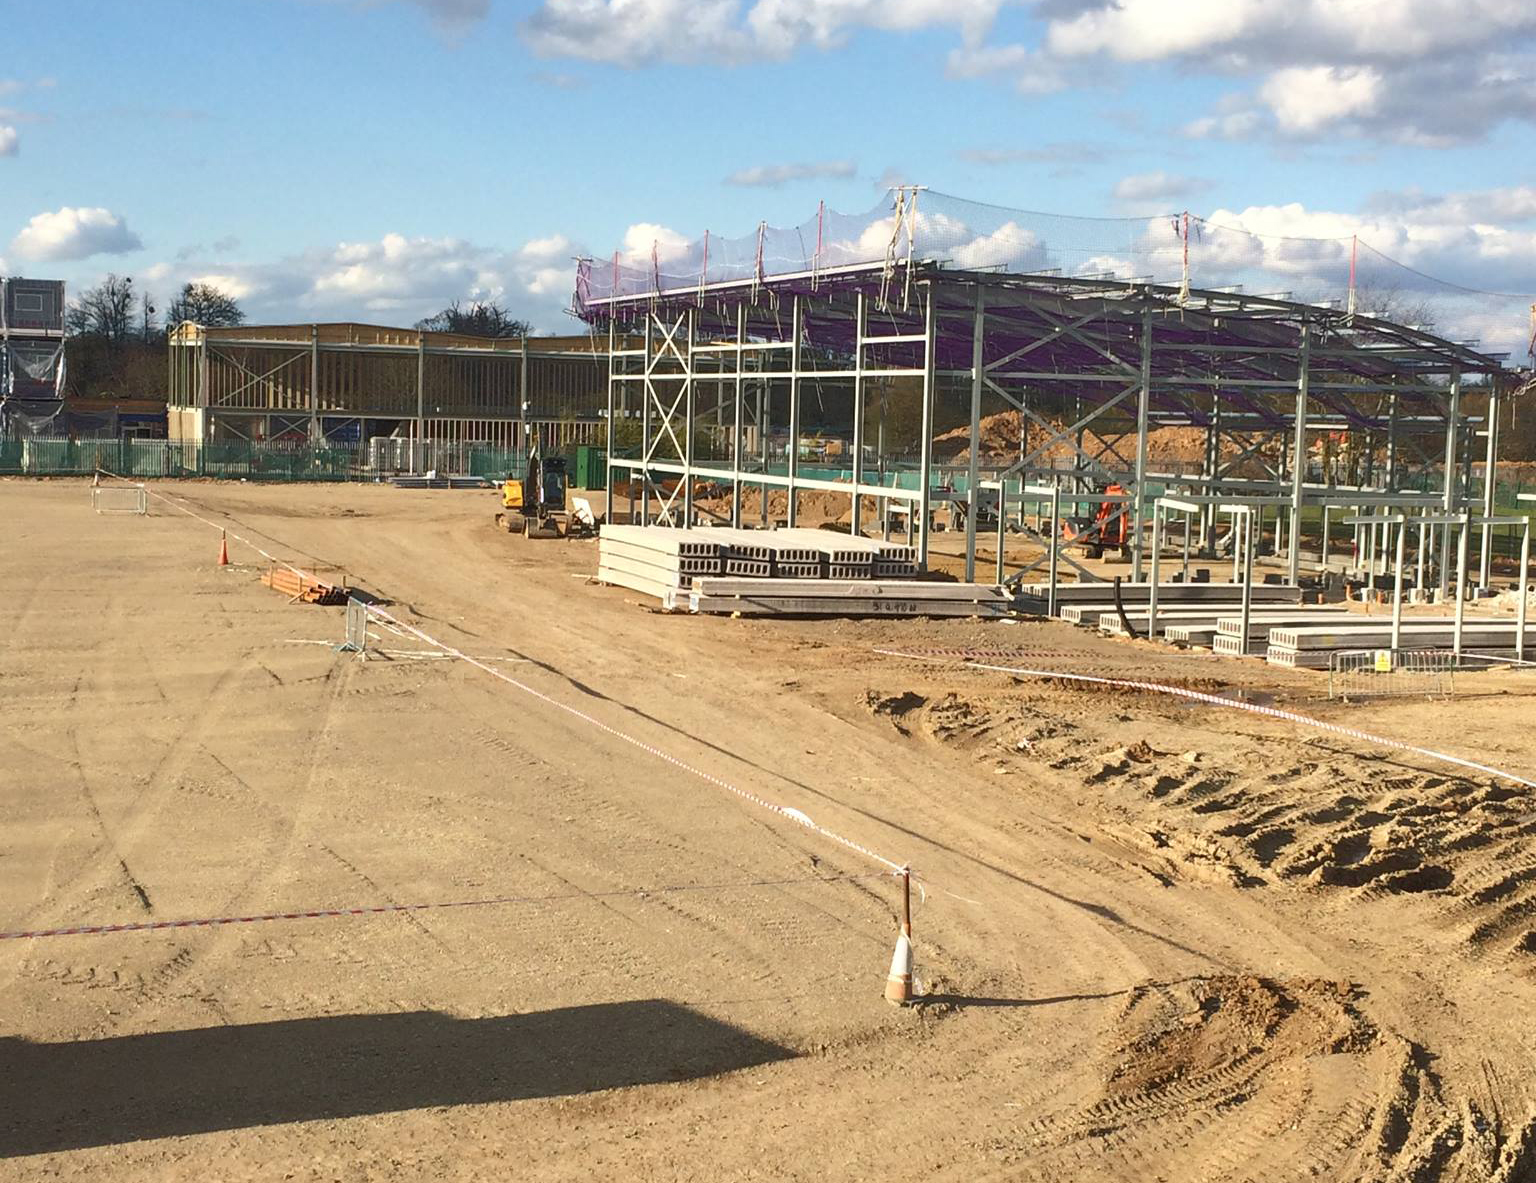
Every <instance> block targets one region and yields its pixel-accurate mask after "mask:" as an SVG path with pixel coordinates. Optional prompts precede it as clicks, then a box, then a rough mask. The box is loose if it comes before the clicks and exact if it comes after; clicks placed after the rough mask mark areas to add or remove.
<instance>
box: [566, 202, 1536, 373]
mask: <svg viewBox="0 0 1536 1183" xmlns="http://www.w3.org/2000/svg"><path fill="white" fill-rule="evenodd" d="M909 258H910V259H913V260H915V261H922V262H932V263H937V264H939V265H941V266H948V267H955V268H963V269H967V270H986V271H999V272H1006V273H1010V274H1020V275H1026V274H1028V275H1058V276H1064V277H1068V278H1086V279H1106V280H1124V281H1126V282H1132V281H1140V282H1150V283H1159V284H1169V285H1179V284H1182V283H1185V282H1187V283H1188V284H1189V285H1190V286H1191V287H1192V288H1195V289H1205V290H1230V291H1235V292H1239V291H1240V292H1246V293H1249V294H1254V295H1273V296H1279V297H1283V298H1286V299H1290V300H1295V301H1299V302H1303V303H1311V304H1319V305H1324V306H1332V307H1337V308H1340V309H1343V308H1347V307H1349V306H1350V305H1351V302H1352V301H1353V307H1354V309H1355V310H1357V311H1359V312H1360V313H1362V314H1366V315H1372V316H1379V317H1381V318H1383V319H1387V320H1392V321H1396V322H1399V323H1403V324H1409V325H1415V326H1417V327H1422V328H1425V329H1428V330H1430V331H1433V332H1435V333H1437V334H1439V335H1441V336H1444V337H1447V338H1449V339H1453V340H1457V341H1465V342H1475V343H1477V346H1478V348H1480V349H1482V350H1484V351H1486V352H1491V353H1499V352H1502V353H1507V354H1509V355H1510V361H1511V362H1512V363H1515V364H1520V365H1526V364H1529V363H1531V362H1533V361H1536V352H1533V351H1536V336H1533V332H1532V325H1533V299H1536V294H1532V293H1528V294H1517V293H1501V292H1489V291H1479V290H1476V289H1474V288H1470V287H1466V286H1461V285H1457V284H1453V283H1449V282H1446V281H1444V280H1441V279H1437V278H1435V277H1434V276H1432V275H1429V274H1427V273H1425V272H1423V271H1421V270H1418V269H1415V268H1413V267H1410V266H1408V265H1407V264H1404V263H1401V262H1398V261H1397V260H1396V259H1393V258H1391V257H1390V256H1388V255H1387V254H1385V253H1383V252H1381V251H1379V250H1377V249H1375V248H1373V247H1372V246H1371V245H1370V244H1368V243H1366V242H1364V241H1361V240H1359V239H1358V238H1356V237H1354V236H1345V237H1340V238H1301V237H1286V236H1280V235H1268V234H1258V233H1255V232H1253V231H1250V230H1247V229H1244V228H1241V227H1235V226H1226V225H1219V224H1217V223H1214V222H1211V221H1208V220H1206V219H1204V218H1200V217H1195V216H1192V215H1187V214H1163V215H1156V216H1152V217H1142V218H1094V217H1079V216H1075V215H1067V214H1049V213H1039V212H1034V211H1028V210H1020V209H1010V208H1007V207H1003V206H996V205H988V204H986V203H984V202H977V201H970V200H968V199H966V198H962V197H955V196H953V195H950V194H946V193H936V192H933V191H931V190H914V189H911V188H905V189H892V190H890V191H889V193H888V194H887V196H886V198H885V199H884V200H883V201H881V202H880V203H879V204H877V205H876V206H875V207H874V208H872V209H870V210H868V211H865V212H864V213H859V214H844V213H839V212H836V211H833V210H829V209H825V208H824V207H823V208H822V209H820V210H818V212H817V213H816V214H814V215H813V216H812V217H810V218H808V219H807V220H806V221H804V222H802V223H800V224H799V225H797V226H789V227H775V226H769V225H767V224H766V223H764V224H762V225H760V226H759V227H758V229H757V230H756V231H754V232H753V233H751V234H747V235H742V236H740V237H735V238H727V237H722V236H719V235H714V234H705V235H703V236H701V237H699V238H697V239H694V240H692V241H690V242H686V243H681V244H679V243H671V242H666V243H663V242H660V241H658V242H656V243H655V244H653V246H652V249H651V251H650V252H649V253H648V254H646V253H643V252H642V253H639V254H636V253H633V252H631V253H628V254H626V253H624V252H615V253H614V254H613V255H612V256H610V257H609V258H606V259H590V260H582V261H581V262H580V263H579V264H578V267H577V277H576V295H575V304H574V310H575V311H576V312H577V313H578V315H579V314H581V313H582V312H583V311H584V310H585V309H586V308H587V306H588V305H589V303H590V302H591V301H594V300H603V299H608V298H613V297H619V298H623V297H631V296H645V295H648V294H651V293H667V292H681V291H687V290H690V289H702V288H703V287H705V286H706V285H710V284H718V283H725V282H730V281H761V282H767V281H769V280H772V279H775V278H780V277H784V276H790V275H807V276H811V277H815V276H818V275H821V274H823V273H826V272H830V271H833V270H835V269H838V268H845V267H850V266H870V265H878V264H890V265H898V264H901V263H904V262H906V261H907V260H908V259H909Z"/></svg>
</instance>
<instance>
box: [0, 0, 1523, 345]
mask: <svg viewBox="0 0 1536 1183" xmlns="http://www.w3.org/2000/svg"><path fill="white" fill-rule="evenodd" d="M52 7H53V9H54V10H55V12H56V14H57V19H51V20H47V21H38V22H28V38H27V51H26V53H25V55H24V56H22V57H20V58H16V57H13V58H11V62H12V63H13V65H11V66H8V67H6V68H5V69H4V70H0V260H3V263H4V269H5V270H7V271H8V272H10V273H13V274H32V275H42V276H59V277H63V278H65V279H66V280H68V281H69V282H70V284H71V286H72V287H76V288H78V287H79V286H80V285H84V284H89V283H93V282H95V281H96V280H97V279H99V278H100V277H101V276H102V275H103V274H105V273H106V272H107V271H116V272H118V273H120V274H129V275H132V276H133V277H134V279H135V283H136V284H138V285H139V286H140V287H142V288H147V289H148V290H150V291H152V292H155V293H157V294H159V295H161V296H162V297H164V296H166V295H168V294H169V293H170V291H171V290H172V289H173V288H174V287H175V286H176V285H178V284H179V283H181V282H184V281H185V280H187V279H194V278H206V279H212V280H214V281H215V282H220V283H222V284H224V285H225V286H227V287H229V288H230V289H231V290H233V291H235V292H236V294H238V295H239V296H240V297H241V299H242V300H243V302H244V303H245V305H246V307H247V309H248V311H249V312H250V314H251V315H252V316H253V317H254V318H258V319H272V320H286V319H292V320H305V319H315V318H338V319H339V318H357V319H366V320H371V321H375V322H385V323H390V322H406V323H408V322H410V321H412V320H414V319H416V318H417V317H419V316H421V315H424V314H426V313H428V312H430V311H432V310H433V309H434V308H437V307H440V306H441V305H442V304H444V303H446V302H447V301H448V300H450V299H453V298H455V297H459V298H470V297H473V296H476V295H495V296H497V297H498V298H501V299H502V300H503V301H504V302H506V303H507V304H508V305H510V306H511V307H512V308H514V309H515V310H516V311H518V312H519V313H522V314H525V315H527V316H529V317H531V318H532V319H533V320H534V322H535V323H536V324H537V325H538V326H539V327H540V328H543V329H566V328H568V327H570V325H571V323H572V322H570V320H569V319H568V318H567V317H564V316H563V315H562V313H561V311H560V309H561V308H562V306H563V305H564V304H565V303H566V301H567V299H568V296H569V292H570V288H571V280H570V277H571V273H572V267H573V265H572V263H571V257H572V256H573V255H576V254H588V253H590V254H593V255H596V256H599V257H607V256H608V255H609V254H610V253H611V252H612V251H613V250H615V249H618V248H621V247H624V246H625V245H626V244H628V246H630V247H632V248H633V249H634V251H635V253H636V255H637V256H639V255H640V254H642V253H643V254H646V255H648V253H649V244H650V243H651V242H653V241H659V242H660V243H661V244H662V248H661V249H662V251H663V253H665V252H666V250H667V249H668V248H667V244H668V243H670V242H673V241H677V240H681V239H682V238H685V237H692V236H695V235H697V234H698V233H700V232H702V231H703V230H704V229H705V228H709V229H710V230H711V231H712V232H713V233H714V234H716V235H720V234H748V233H750V232H751V231H752V230H753V228H754V227H755V226H756V224H757V222H758V221H759V220H760V219H761V220H767V221H768V222H770V223H772V224H781V225H788V224H793V223H796V222H800V221H803V220H804V219H805V218H807V217H808V216H812V215H814V212H815V210H816V204H817V202H818V200H823V199H824V200H825V201H826V202H827V204H828V206H829V207H832V208H836V209H840V210H843V211H845V212H850V213H853V212H859V211H864V210H868V209H871V208H872V207H873V206H874V205H875V204H876V202H877V201H879V200H880V198H881V195H882V193H883V191H884V188H885V186H886V185H887V184H888V183H890V182H891V181H892V180H902V181H906V182H913V183H921V184H924V185H928V186H931V187H932V188H934V189H937V190H941V191H945V192H948V193H954V194H959V195H963V196H966V197H970V198H975V199H977V200H980V201H988V202H995V203H998V204H1002V205H1009V206H1018V207H1023V208H1026V209H1033V210H1043V211H1054V212H1060V213H1073V214H1092V215H1113V216H1122V215H1132V214H1134V215H1151V214H1157V213H1160V212H1165V211H1178V210H1183V209H1189V210H1190V211H1192V212H1193V213H1194V214H1196V215H1198V216H1203V217H1209V218H1212V219H1213V220H1216V221H1219V222H1221V223H1223V224H1227V225H1240V226H1244V227H1246V228H1248V229H1250V230H1254V231H1259V232H1264V233H1269V234H1275V235H1324V236H1328V237H1334V238H1336V237H1339V236H1341V235H1343V236H1347V235H1350V234H1355V233H1358V234H1360V235H1361V236H1362V238H1363V239H1364V240H1365V241H1367V242H1369V243H1371V244H1373V245H1375V246H1377V247H1378V248H1379V249H1381V250H1383V251H1385V252H1387V253H1388V254H1391V255H1393V256H1394V257H1397V258H1400V259H1402V260H1403V261H1404V262H1406V263H1409V264H1411V265H1413V266H1415V267H1417V268H1419V269H1420V270H1424V271H1428V272H1430V273H1432V274H1435V275H1442V276H1444V277H1446V278H1448V279H1451V280H1453V281H1455V282H1458V283H1462V284H1465V285H1468V286H1472V287H1479V288H1489V289H1496V290H1500V291H1509V292H1513V293H1516V294H1519V293H1524V292H1530V291H1536V165H1533V164H1532V163H1531V162H1532V161H1533V160H1536V154H1533V152H1532V148H1533V147H1536V129H1533V121H1536V5H1533V4H1531V3H1529V0H1288V2H1287V3H1284V4H1280V3H1276V2H1275V0H1176V2H1175V0H1114V2H1112V0H1012V2H1011V0H969V2H968V0H687V2H685V0H543V2H542V3H536V2H531V0H530V2H526V3H512V2H509V0H137V2H135V3H127V2H111V0H95V2H91V0H55V2H54V4H53V5H52ZM16 63H25V64H27V67H28V68H21V67H20V65H18V64H16ZM1471 327H1476V326H1471ZM1511 331H1512V330H1511Z"/></svg>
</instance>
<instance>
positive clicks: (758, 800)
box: [364, 604, 908, 875]
mask: <svg viewBox="0 0 1536 1183" xmlns="http://www.w3.org/2000/svg"><path fill="white" fill-rule="evenodd" d="M364 608H365V609H366V611H367V613H368V615H369V616H377V617H378V618H379V619H381V620H384V621H387V622H389V623H390V624H393V625H395V626H396V627H398V628H403V629H405V630H406V631H407V632H409V633H410V634H411V635H412V636H414V637H415V638H416V639H417V640H419V641H425V642H426V643H427V644H429V645H435V646H437V647H438V648H439V649H441V650H442V651H443V652H444V653H448V654H451V655H452V656H454V657H457V658H459V659H460V660H461V661H466V662H468V663H469V664H470V665H472V666H474V667H475V668H476V669H479V670H483V671H484V672H485V673H488V674H490V675H491V677H493V678H498V679H500V680H501V681H503V682H505V683H506V684H507V685H509V686H514V687H516V688H517V689H518V690H521V691H523V693H525V694H530V695H532V696H533V697H534V698H537V699H538V700H539V701H540V702H543V703H547V704H548V705H550V706H552V707H555V708H557V709H559V710H562V711H564V712H565V713H566V714H568V715H572V716H574V717H575V718H577V719H580V720H581V721H582V722H583V723H586V724H589V725H590V726H592V727H596V728H597V729H598V730H599V731H601V732H603V734H605V735H609V736H612V737H613V738H614V739H618V740H623V741H624V742H625V743H627V744H629V745H631V746H632V747H636V748H639V749H640V750H641V751H642V752H645V753H646V754H647V755H650V756H654V757H656V759H658V760H661V761H663V762H665V763H667V764H670V765H672V766H673V767H674V768H676V769H678V770H680V771H682V772H686V773H688V774H690V775H691V776H696V777H698V778H699V779H700V780H702V781H704V782H705V783H706V784H711V785H714V786H715V787H716V788H718V789H724V790H725V791H726V792H728V793H734V794H735V795H736V796H738V797H740V798H741V799H742V800H743V801H746V802H748V803H749V804H752V805H756V806H757V807H758V808H759V809H765V810H767V811H768V812H770V813H773V814H777V815H778V816H779V817H782V818H785V819H787V820H789V821H792V822H794V823H795V824H796V825H798V826H803V827H805V828H806V829H808V830H811V831H812V832H814V833H816V834H820V835H821V836H822V837H823V838H826V839H827V840H828V841H831V842H835V843H837V844H838V845H840V846H843V847H845V848H846V849H848V850H851V851H853V852H854V853H856V854H861V855H863V856H864V857H865V858H867V859H869V860H871V861H872V862H876V863H879V864H880V865H881V866H883V867H887V868H889V870H890V872H891V874H894V875H901V874H904V873H906V871H907V869H908V868H907V866H906V864H904V863H898V862H895V861H894V860H892V859H888V858H886V857H885V856H884V855H880V854H876V853H875V852H874V851H873V850H870V849H869V847H867V846H861V845H860V844H859V843H857V842H854V841H853V840H852V839H849V838H844V837H843V836H842V835H841V834H839V833H837V832H835V831H833V830H829V829H827V828H826V827H825V826H821V825H817V824H816V822H814V821H812V820H811V819H810V818H809V817H808V816H806V814H804V813H803V812H801V811H800V810H798V809H794V808H791V807H789V806H787V805H780V804H778V803H777V802H774V801H769V800H768V799H767V798H765V797H759V796H758V795H757V794H756V793H753V792H749V791H748V790H746V789H743V788H740V787H739V786H737V785H733V784H731V783H730V781H728V780H725V779H724V778H723V777H719V776H716V775H715V774H714V773H712V772H705V771H704V770H703V769H702V768H696V767H694V766H693V765H692V764H689V763H687V762H686V761H684V760H680V759H678V757H676V756H674V755H672V754H671V753H670V752H665V751H662V749H660V748H658V747H655V746H653V745H651V744H648V743H646V742H645V741H644V740H641V739H636V738H635V737H634V736H632V735H629V734H627V733H625V732H623V731H620V730H619V729H618V728H617V727H611V726H609V725H608V724H607V723H604V722H603V721H602V720H601V719H596V718H594V717H593V716H591V715H589V714H587V713H586V712H585V711H583V710H580V709H578V708H577V707H573V706H570V705H569V704H567V703H563V702H561V701H560V700H559V699H556V698H552V697H551V696H549V695H548V694H545V693H544V692H543V691H542V690H536V689H535V688H534V687H532V686H530V685H528V684H527V683H526V682H520V681H518V680H517V679H516V678H514V677H512V676H511V675H510V674H506V673H503V672H502V671H501V670H498V669H493V668H492V667H491V666H489V665H487V664H486V663H485V662H483V661H481V660H479V659H478V658H475V657H471V656H470V655H469V654H467V653H463V652H461V651H460V650H458V649H455V648H454V647H453V646H452V645H447V644H444V643H443V642H442V641H439V640H438V639H437V638H435V637H432V636H429V635H428V634H426V633H424V632H422V631H421V630H420V629H419V628H417V627H415V626H414V625H411V624H407V623H406V622H405V621H403V620H401V619H399V618H398V617H396V616H392V615H391V614H390V613H388V612H386V611H384V609H382V608H379V607H377V606H375V605H373V604H366V605H364Z"/></svg>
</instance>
